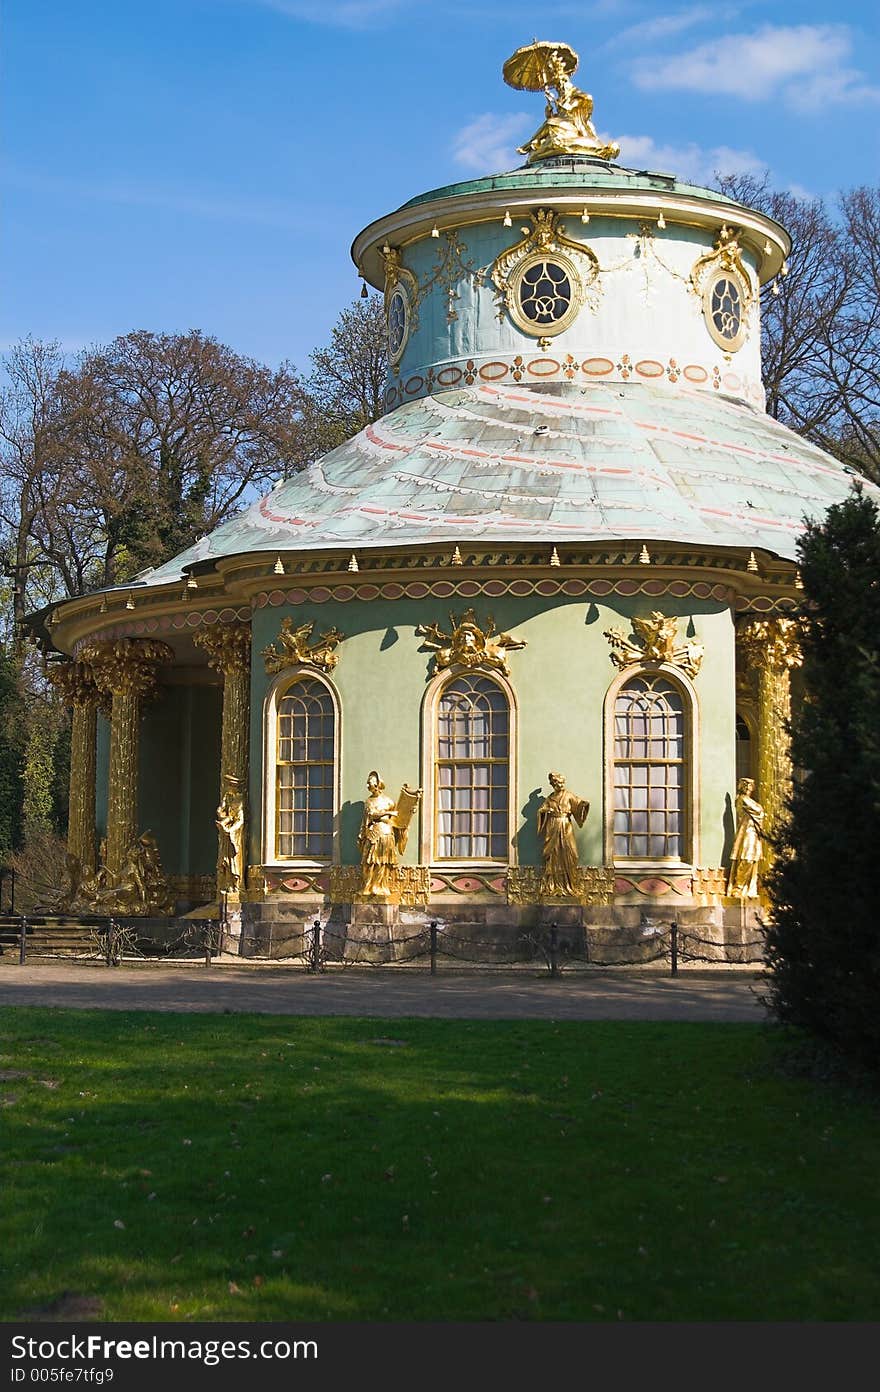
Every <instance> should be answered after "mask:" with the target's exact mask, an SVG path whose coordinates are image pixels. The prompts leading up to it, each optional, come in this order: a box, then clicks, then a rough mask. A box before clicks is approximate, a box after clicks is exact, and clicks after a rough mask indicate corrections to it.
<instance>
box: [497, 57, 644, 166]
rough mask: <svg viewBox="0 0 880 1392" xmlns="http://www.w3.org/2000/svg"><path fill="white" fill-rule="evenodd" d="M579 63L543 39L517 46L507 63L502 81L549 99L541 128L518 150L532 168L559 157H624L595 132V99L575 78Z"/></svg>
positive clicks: (617, 148) (618, 149)
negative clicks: (575, 83) (576, 83)
mask: <svg viewBox="0 0 880 1392" xmlns="http://www.w3.org/2000/svg"><path fill="white" fill-rule="evenodd" d="M577 65H578V55H577V54H576V53H575V51H574V49H573V48H570V47H569V46H568V44H560V43H547V42H546V41H544V40H542V41H540V42H539V41H537V40H536V41H535V42H534V43H531V44H527V45H526V46H525V47H524V48H518V49H517V50H516V53H514V54H512V55H511V56H510V58H508V60H507V62H506V63H505V64H504V68H503V73H504V81H505V82H506V83H507V84H508V86H509V87H516V88H518V89H519V90H520V91H525V92H544V94H545V95H546V97H547V105H546V107H545V110H544V123H543V125H542V126H540V127H539V128H538V130H536V131H535V134H534V135H533V136H532V138H531V140H528V141H527V142H526V144H525V145H522V146H520V148H519V152H518V153H519V154H521V155H526V156H527V157H528V159H527V163H528V164H535V163H537V161H538V160H545V159H552V158H553V157H554V156H556V155H589V156H591V157H592V158H593V159H602V160H613V159H616V158H617V156H618V155H619V154H620V146H619V145H615V144H611V145H603V144H602V143H601V141H600V140H599V137H598V135H597V134H596V128H595V126H594V125H593V122H592V115H593V98H592V97H591V96H590V95H589V94H588V93H587V92H581V91H580V90H579V89H578V88H577V87H575V85H574V83H573V82H572V80H571V75H572V73H573V72H574V71H575V69H576V68H577Z"/></svg>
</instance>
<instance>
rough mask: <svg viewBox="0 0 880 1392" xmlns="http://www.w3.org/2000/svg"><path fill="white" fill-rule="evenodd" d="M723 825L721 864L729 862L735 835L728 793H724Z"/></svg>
mask: <svg viewBox="0 0 880 1392" xmlns="http://www.w3.org/2000/svg"><path fill="white" fill-rule="evenodd" d="M722 826H723V827H724V847H723V849H722V851H721V864H722V865H725V866H727V865H729V864H730V853H731V851H732V850H733V838H734V837H735V835H736V822H735V820H734V816H733V803H732V802H731V800H730V793H725V794H724V817H723V818H722Z"/></svg>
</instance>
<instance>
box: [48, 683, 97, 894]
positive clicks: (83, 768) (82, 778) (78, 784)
mask: <svg viewBox="0 0 880 1392" xmlns="http://www.w3.org/2000/svg"><path fill="white" fill-rule="evenodd" d="M47 676H48V678H49V680H50V681H51V683H52V685H53V686H54V687H55V690H56V691H57V692H58V694H59V696H60V697H61V699H62V701H63V702H64V704H65V705H66V706H69V707H70V708H71V710H72V718H71V729H70V803H69V815H68V827H67V849H68V852H69V853H70V854H71V855H73V856H75V857H76V859H77V861H78V863H79V865H80V866H81V868H82V871H83V873H84V875H85V876H92V875H94V873H95V869H96V863H95V859H96V858H95V772H96V745H97V733H98V731H97V725H98V707H99V706H102V707H105V708H106V706H107V699H106V697H105V696H104V694H103V693H102V692H101V691H99V689H98V687H97V686H96V685H95V681H94V677H93V675H92V671H91V668H90V667H88V666H87V665H86V664H85V663H84V662H64V663H61V664H58V665H56V666H53V667H50V668H49V669H48V672H47Z"/></svg>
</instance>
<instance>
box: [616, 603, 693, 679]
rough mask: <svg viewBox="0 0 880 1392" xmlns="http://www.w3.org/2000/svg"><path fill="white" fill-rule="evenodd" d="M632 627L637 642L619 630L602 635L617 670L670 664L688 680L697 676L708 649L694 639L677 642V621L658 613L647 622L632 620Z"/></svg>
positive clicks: (647, 619) (656, 610)
mask: <svg viewBox="0 0 880 1392" xmlns="http://www.w3.org/2000/svg"><path fill="white" fill-rule="evenodd" d="M630 623H631V624H632V628H633V632H634V633H635V635H636V639H635V641H633V639H632V638H630V637H628V636H627V634H626V633H625V632H624V631H623V629H620V628H609V629H607V630H606V631H605V633H603V635H602V636H603V638H607V640H608V642H609V643H610V644H611V652H610V653H609V657H610V658H611V661H612V662H613V663H614V665H615V667H617V668H618V669H619V670H621V671H622V670H623V669H624V667H631V666H632V664H633V663H635V662H668V663H670V664H671V665H672V666H674V667H680V668H681V669H682V671H683V672H686V673H687V675H688V676H689V677H695V676H696V675H697V673H698V672H699V670H700V667H701V666H702V662H703V655H704V652H705V649H704V647H703V644H702V643H698V642H697V641H696V640H695V639H693V638H687V639H686V640H685V641H684V642H683V643H680V642H679V641H678V620H677V619H673V618H667V617H666V615H665V614H662V613H661V612H660V610H659V609H655V610H654V612H653V613H652V614H649V615H648V617H647V618H646V619H639V618H633V619H631V620H630Z"/></svg>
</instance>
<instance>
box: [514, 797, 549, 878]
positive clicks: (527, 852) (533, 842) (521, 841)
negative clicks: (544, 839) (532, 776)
mask: <svg viewBox="0 0 880 1392" xmlns="http://www.w3.org/2000/svg"><path fill="white" fill-rule="evenodd" d="M543 801H544V794H543V793H542V791H541V789H540V788H533V789H532V791H531V792H530V793H529V797H528V801H527V802H526V803H524V804H523V806H522V807H521V808H520V813H521V815H522V818H523V825H522V826H521V827H520V829H519V831H518V832H517V833H516V843H517V859H518V861H519V863H520V865H540V863H541V856H540V847H539V845H538V808H539V807H540V806H541V803H542V802H543Z"/></svg>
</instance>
